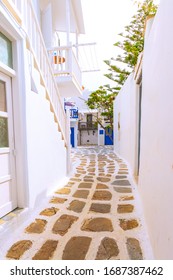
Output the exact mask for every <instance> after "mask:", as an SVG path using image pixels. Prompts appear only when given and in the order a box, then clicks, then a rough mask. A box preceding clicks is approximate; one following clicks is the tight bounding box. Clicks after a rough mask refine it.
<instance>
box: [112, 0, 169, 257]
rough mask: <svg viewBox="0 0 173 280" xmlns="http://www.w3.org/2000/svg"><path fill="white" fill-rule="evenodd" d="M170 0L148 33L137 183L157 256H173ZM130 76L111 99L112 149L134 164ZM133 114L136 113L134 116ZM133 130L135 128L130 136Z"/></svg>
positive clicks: (144, 61) (163, 6) (133, 93)
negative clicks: (117, 129)
mask: <svg viewBox="0 0 173 280" xmlns="http://www.w3.org/2000/svg"><path fill="white" fill-rule="evenodd" d="M172 13H173V2H172V0H161V2H160V6H159V10H158V13H157V15H156V17H155V20H154V22H153V25H152V28H151V31H150V34H149V36H148V37H147V38H146V42H145V49H144V58H143V75H142V84H143V90H142V120H141V157H140V171H139V180H138V185H139V186H138V187H139V191H140V194H141V198H142V202H143V207H144V214H145V218H146V222H147V226H148V230H149V235H150V239H151V244H152V248H153V253H154V257H155V259H173V250H172V248H173V223H172V204H173V86H172V76H173V75H172V73H173V71H172V65H173V32H172V26H173V17H172ZM130 79H131V78H129V79H128V80H127V82H126V84H125V86H124V88H123V89H122V91H121V93H120V95H119V96H118V98H117V100H116V101H115V116H116V117H115V126H116V127H117V125H118V124H117V122H118V121H117V118H118V112H120V126H121V128H120V141H118V140H117V136H115V141H116V142H115V149H116V150H117V151H118V152H119V153H120V154H121V155H122V156H123V157H124V158H126V159H127V161H128V162H129V163H130V166H131V167H132V170H134V166H135V164H134V162H135V161H134V158H135V153H136V148H137V147H136V148H135V140H134V135H135V129H134V128H135V124H134V123H135V118H137V113H135V112H136V110H137V108H136V107H135V97H134V95H135V91H136V93H137V89H135V81H133V79H131V80H130ZM135 114H136V117H135ZM132 134H134V135H133V136H132Z"/></svg>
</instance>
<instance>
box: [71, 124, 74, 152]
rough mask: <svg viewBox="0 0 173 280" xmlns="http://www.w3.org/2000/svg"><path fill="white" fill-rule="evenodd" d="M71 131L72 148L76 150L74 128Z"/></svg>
mask: <svg viewBox="0 0 173 280" xmlns="http://www.w3.org/2000/svg"><path fill="white" fill-rule="evenodd" d="M70 129H71V135H70V141H71V145H72V147H73V148H74V127H70Z"/></svg>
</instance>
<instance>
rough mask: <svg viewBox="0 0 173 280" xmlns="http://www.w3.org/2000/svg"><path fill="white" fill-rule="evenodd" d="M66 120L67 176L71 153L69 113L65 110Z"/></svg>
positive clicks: (69, 168) (69, 170) (69, 169)
mask: <svg viewBox="0 0 173 280" xmlns="http://www.w3.org/2000/svg"><path fill="white" fill-rule="evenodd" d="M66 118H67V126H66V137H67V156H66V162H67V175H68V174H69V173H70V172H71V168H72V166H71V159H70V153H71V143H70V111H69V110H68V109H67V110H66Z"/></svg>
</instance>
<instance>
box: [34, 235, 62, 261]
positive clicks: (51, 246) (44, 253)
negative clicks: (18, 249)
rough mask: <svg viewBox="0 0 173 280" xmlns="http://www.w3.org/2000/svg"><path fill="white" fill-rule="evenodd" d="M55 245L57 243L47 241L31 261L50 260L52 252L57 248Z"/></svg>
mask: <svg viewBox="0 0 173 280" xmlns="http://www.w3.org/2000/svg"><path fill="white" fill-rule="evenodd" d="M57 245H58V241H56V240H47V241H46V242H45V243H44V244H43V246H42V247H41V248H40V250H39V251H38V252H37V253H36V254H35V256H34V257H33V258H32V259H33V260H49V259H51V257H52V256H53V253H54V251H55V250H56V248H57Z"/></svg>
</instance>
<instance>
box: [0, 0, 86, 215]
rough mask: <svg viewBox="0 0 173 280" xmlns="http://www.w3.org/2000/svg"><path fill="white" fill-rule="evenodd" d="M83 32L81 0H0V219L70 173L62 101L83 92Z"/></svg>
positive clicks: (27, 204) (31, 204) (36, 200)
mask: <svg viewBox="0 0 173 280" xmlns="http://www.w3.org/2000/svg"><path fill="white" fill-rule="evenodd" d="M63 32H65V33H63ZM72 32H73V33H75V35H74V34H72ZM83 32H84V23H83V17H82V9H81V1H80V0H75V1H73V0H66V1H65V0H63V1H62V0H47V1H45V0H40V1H39V0H25V1H22V0H2V1H1V2H0V217H2V216H3V215H5V214H6V213H8V212H10V211H11V210H13V209H14V208H16V207H22V208H24V207H34V206H35V205H37V204H38V203H39V202H40V199H41V198H42V197H43V196H44V195H45V194H46V193H47V192H48V191H50V190H53V189H54V188H55V187H57V185H58V184H59V183H60V182H61V180H63V179H64V178H65V176H66V174H67V172H68V169H69V166H70V165H69V150H70V142H69V136H70V135H69V120H68V118H67V117H66V115H65V113H64V104H63V100H64V97H67V96H76V95H80V94H81V90H82V83H81V70H80V67H79V63H78V59H77V56H78V48H77V43H78V35H79V34H80V33H83ZM64 34H65V35H64ZM61 38H62V43H63V44H64V45H63V46H62V44H61V45H59V39H61ZM74 40H75V44H76V48H75V52H74V50H73V47H72V42H73V41H74Z"/></svg>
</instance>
